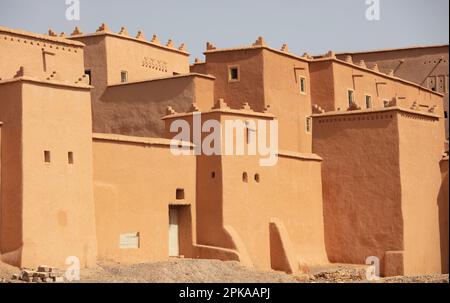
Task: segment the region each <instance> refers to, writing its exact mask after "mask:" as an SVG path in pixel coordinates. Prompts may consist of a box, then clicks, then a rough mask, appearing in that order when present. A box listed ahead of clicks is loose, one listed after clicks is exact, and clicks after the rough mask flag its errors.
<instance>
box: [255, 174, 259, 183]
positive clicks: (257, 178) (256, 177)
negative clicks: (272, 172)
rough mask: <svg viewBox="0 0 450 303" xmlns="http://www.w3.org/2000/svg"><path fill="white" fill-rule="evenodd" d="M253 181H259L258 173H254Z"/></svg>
mask: <svg viewBox="0 0 450 303" xmlns="http://www.w3.org/2000/svg"><path fill="white" fill-rule="evenodd" d="M255 181H256V183H259V174H255Z"/></svg>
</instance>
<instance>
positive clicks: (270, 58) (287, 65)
mask: <svg viewBox="0 0 450 303" xmlns="http://www.w3.org/2000/svg"><path fill="white" fill-rule="evenodd" d="M263 59H264V60H263V68H264V82H263V83H264V97H265V101H264V102H265V105H270V109H269V112H270V113H271V114H273V115H274V116H276V117H277V119H278V121H279V141H280V148H281V149H285V150H292V151H297V152H301V153H310V152H311V148H312V146H311V144H312V142H311V140H312V135H311V133H308V132H307V131H306V117H309V116H310V115H311V87H310V77H309V75H310V71H309V64H308V62H305V61H302V60H299V59H297V58H293V57H290V56H285V55H281V54H279V53H275V52H273V51H271V50H267V49H264V50H263ZM300 77H304V78H305V79H306V84H305V85H306V92H305V93H304V94H303V93H301V92H300V80H299V78H300Z"/></svg>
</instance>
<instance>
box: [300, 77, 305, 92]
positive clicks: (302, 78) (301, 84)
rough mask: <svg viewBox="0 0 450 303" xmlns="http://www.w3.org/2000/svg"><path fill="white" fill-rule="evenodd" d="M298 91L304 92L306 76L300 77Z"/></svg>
mask: <svg viewBox="0 0 450 303" xmlns="http://www.w3.org/2000/svg"><path fill="white" fill-rule="evenodd" d="M300 92H301V93H302V94H306V78H304V77H300Z"/></svg>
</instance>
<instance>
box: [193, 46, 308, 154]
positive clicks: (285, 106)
mask: <svg viewBox="0 0 450 303" xmlns="http://www.w3.org/2000/svg"><path fill="white" fill-rule="evenodd" d="M205 54H206V62H205V63H204V64H194V65H193V66H191V71H194V72H201V73H206V74H211V75H213V76H214V77H216V81H215V85H214V98H215V100H217V99H219V98H223V99H224V100H225V102H226V103H227V104H228V105H229V106H230V107H231V108H234V109H239V108H241V107H242V105H243V104H244V103H248V104H249V105H250V107H251V109H253V110H255V111H258V112H262V111H264V110H265V108H266V107H267V106H270V109H269V112H270V113H271V114H273V115H275V116H276V117H277V118H278V120H279V129H280V132H279V134H280V137H279V142H280V143H279V144H280V148H282V149H286V150H293V151H297V152H304V153H309V152H311V139H312V137H311V134H309V133H307V132H306V117H308V116H310V115H311V87H310V79H309V74H310V72H309V65H308V62H307V61H305V60H301V59H299V58H298V57H294V56H291V55H288V54H283V53H281V52H278V51H274V50H271V49H268V48H263V47H259V48H258V47H257V48H248V49H238V50H230V51H206V52H205ZM230 67H238V68H239V80H238V81H230V80H229V68H230ZM300 77H304V78H305V79H306V93H305V94H303V93H301V92H300V82H299V78H300Z"/></svg>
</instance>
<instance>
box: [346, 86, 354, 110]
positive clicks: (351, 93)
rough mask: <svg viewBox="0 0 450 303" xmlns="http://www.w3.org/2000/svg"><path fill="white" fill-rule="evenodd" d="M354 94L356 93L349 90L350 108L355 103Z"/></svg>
mask: <svg viewBox="0 0 450 303" xmlns="http://www.w3.org/2000/svg"><path fill="white" fill-rule="evenodd" d="M353 93H354V92H353V91H352V90H351V89H349V90H348V91H347V98H348V106H352V105H353V102H354V100H353Z"/></svg>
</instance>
